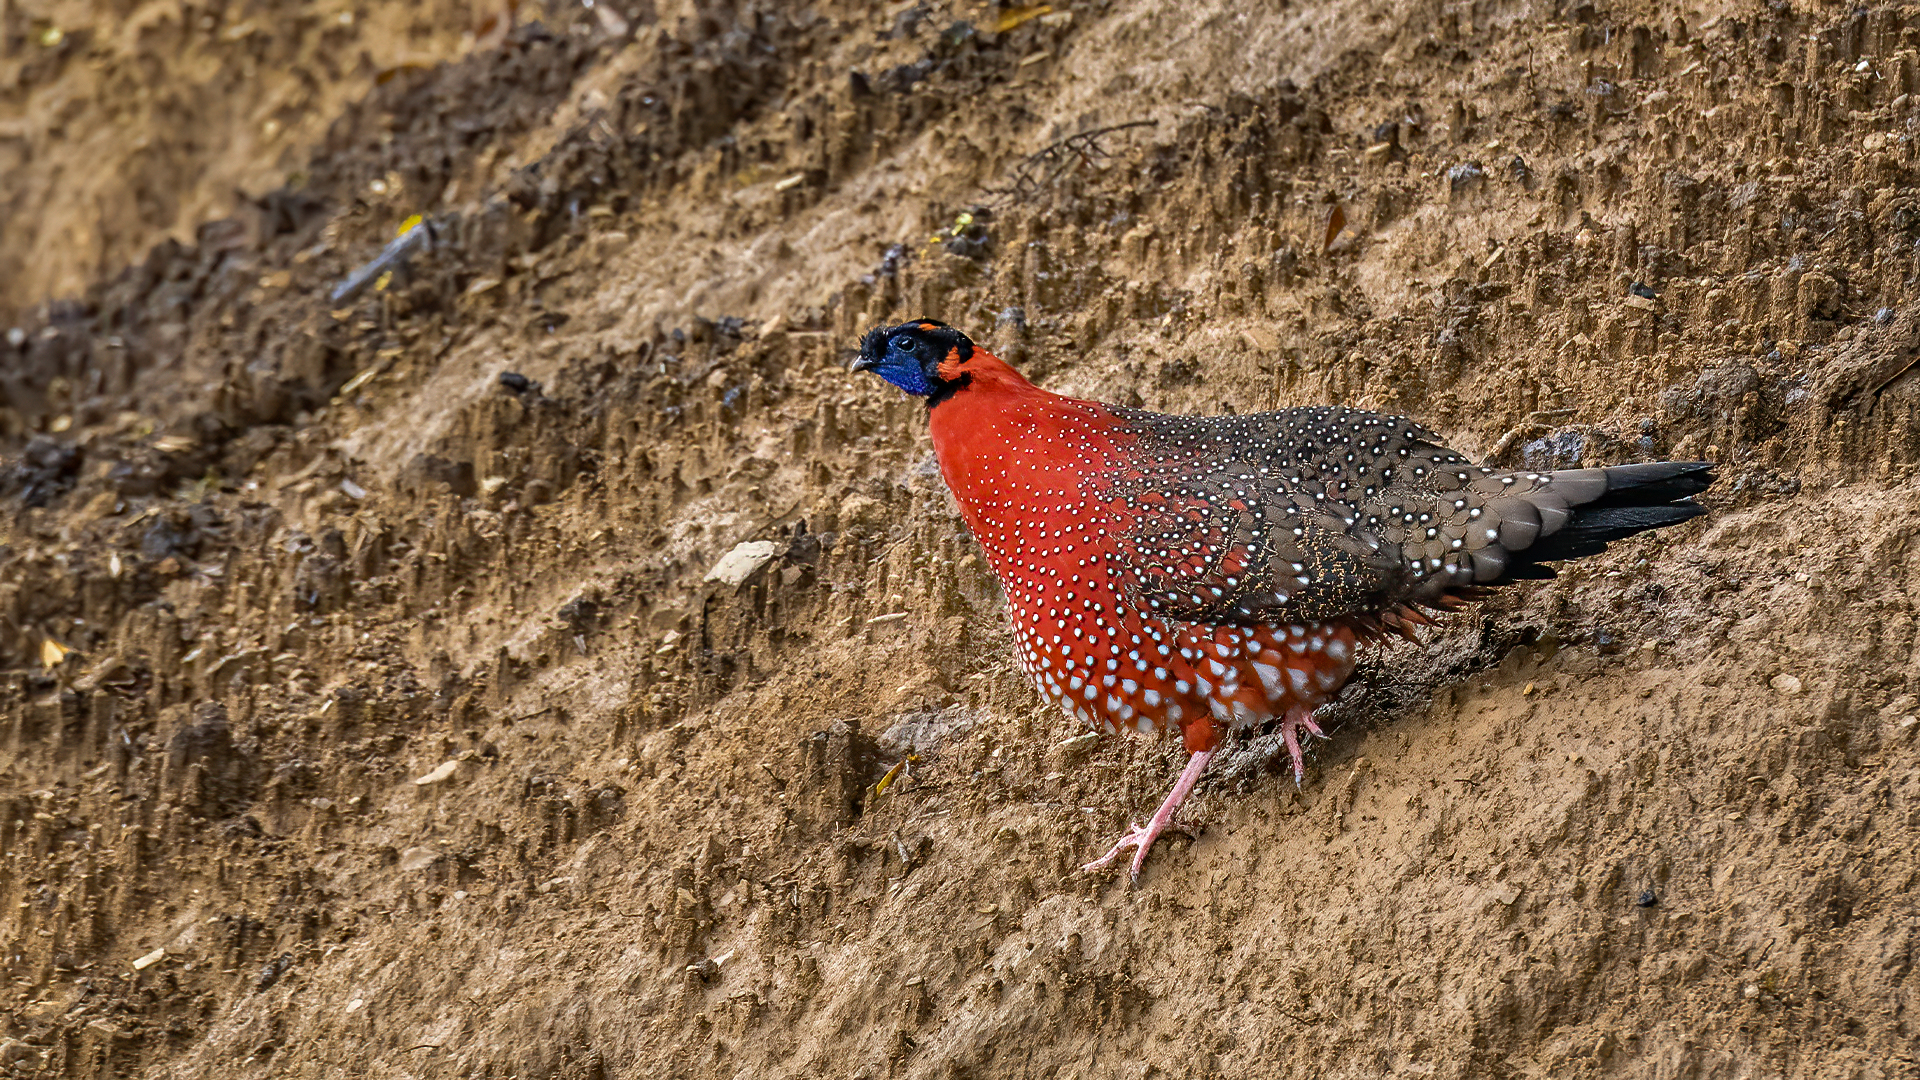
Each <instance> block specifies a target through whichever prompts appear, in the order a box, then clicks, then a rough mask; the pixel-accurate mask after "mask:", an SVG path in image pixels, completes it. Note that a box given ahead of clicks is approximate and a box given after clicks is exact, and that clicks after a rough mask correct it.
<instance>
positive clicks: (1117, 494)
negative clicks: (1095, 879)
mask: <svg viewBox="0 0 1920 1080" xmlns="http://www.w3.org/2000/svg"><path fill="white" fill-rule="evenodd" d="M853 369H854V370H855V371H871V372H874V373H875V374H877V375H879V376H880V377H881V378H883V379H886V380H887V381H888V382H890V383H892V384H894V385H895V386H897V387H899V388H900V389H902V390H905V391H906V392H907V393H909V394H913V395H917V396H920V397H924V398H925V399H926V401H927V406H928V410H929V429H930V431H931V433H932V435H933V450H934V456H935V457H936V458H938V459H939V462H940V471H941V474H942V475H943V476H945V477H946V481H947V487H948V488H949V489H951V490H952V492H953V496H954V499H955V500H956V501H957V502H958V503H959V504H960V512H961V515H962V516H963V517H965V519H966V522H967V526H968V528H970V529H972V530H973V535H974V538H975V539H976V540H978V541H979V543H980V546H981V548H982V549H984V550H985V552H986V555H987V561H988V562H989V563H990V564H991V565H992V567H993V571H994V574H995V575H996V576H997V577H998V578H999V579H1000V584H1001V586H1002V587H1003V588H1004V589H1005V590H1006V594H1007V606H1008V608H1009V609H1010V611H1011V614H1012V616H1013V631H1014V640H1015V642H1016V644H1017V647H1018V649H1019V654H1020V666H1021V668H1022V669H1023V670H1025V671H1026V673H1027V676H1028V677H1029V678H1031V679H1032V680H1033V682H1034V685H1035V686H1037V687H1039V689H1040V692H1041V693H1042V694H1044V695H1046V696H1047V697H1048V698H1050V699H1051V700H1053V701H1056V702H1058V703H1059V704H1060V707H1061V708H1063V709H1065V710H1066V712H1067V713H1068V714H1069V715H1070V716H1073V717H1076V718H1078V719H1079V720H1081V721H1082V722H1083V723H1086V724H1089V725H1092V726H1093V727H1096V728H1099V729H1101V730H1104V731H1139V732H1142V733H1147V732H1155V731H1171V730H1178V731H1179V732H1180V733H1181V735H1182V737H1183V739H1184V741H1185V743H1186V748H1187V751H1188V753H1190V754H1191V755H1192V757H1191V758H1190V759H1189V760H1188V763H1187V767H1186V770H1185V771H1183V772H1182V773H1181V774H1180V779H1179V781H1178V782H1177V783H1175V784H1174V786H1173V791H1172V793H1171V794H1169V795H1168V796H1167V798H1166V801H1164V802H1162V803H1161V804H1160V808H1159V809H1158V810H1157V811H1155V812H1154V815H1153V818H1152V819H1151V820H1150V821H1149V822H1148V823H1147V824H1146V825H1145V826H1144V827H1142V826H1138V825H1136V826H1134V827H1133V829H1131V830H1130V831H1129V832H1128V833H1127V834H1126V835H1124V836H1122V837H1121V838H1120V841H1119V842H1118V843H1116V844H1115V845H1114V846H1113V849H1112V850H1111V851H1109V852H1107V854H1106V855H1105V856H1103V857H1102V858H1100V859H1097V860H1095V861H1093V862H1091V863H1088V864H1087V866H1086V867H1085V868H1086V869H1088V870H1092V869H1096V868H1100V867H1105V866H1109V865H1111V864H1112V863H1113V862H1114V860H1115V859H1117V858H1119V856H1120V855H1121V853H1122V852H1124V851H1125V850H1126V849H1127V848H1129V847H1132V848H1135V849H1136V850H1135V853H1134V856H1133V862H1132V871H1133V875H1134V877H1135V878H1136V879H1137V878H1138V877H1139V874H1140V867H1141V865H1142V864H1143V863H1144V862H1145V861H1146V857H1147V851H1148V849H1149V848H1151V847H1152V846H1153V842H1154V840H1155V838H1156V837H1158V836H1159V835H1160V833H1161V832H1162V831H1164V830H1165V829H1166V828H1167V825H1168V824H1169V823H1170V822H1171V821H1172V820H1173V815H1174V812H1175V811H1176V810H1178V809H1179V807H1180V803H1181V802H1182V801H1183V800H1184V799H1185V798H1186V797H1187V793H1188V792H1190V791H1191V790H1193V785H1194V783H1195V782H1196V781H1198V780H1199V779H1200V775H1201V773H1203V772H1205V771H1206V768H1207V762H1208V761H1210V760H1212V758H1213V755H1214V751H1215V749H1216V748H1217V747H1218V746H1219V744H1220V737H1221V734H1222V733H1223V732H1225V731H1227V730H1230V729H1237V728H1251V727H1255V726H1258V725H1262V724H1265V723H1267V722H1268V721H1271V720H1273V719H1275V718H1278V719H1279V720H1280V730H1281V733H1282V735H1283V736H1284V738H1285V740H1286V744H1287V751H1288V753H1290V754H1291V755H1292V758H1293V775H1294V782H1295V783H1299V782H1300V780H1301V779H1302V778H1303V777H1304V776H1305V773H1306V766H1305V762H1304V760H1303V759H1302V756H1301V753H1300V732H1301V731H1302V730H1305V731H1308V732H1311V733H1312V734H1314V735H1320V734H1322V732H1321V730H1320V728H1319V727H1318V726H1317V725H1316V724H1315V723H1314V720H1313V713H1314V710H1315V709H1317V708H1319V707H1320V706H1322V705H1324V704H1326V703H1327V702H1328V701H1330V700H1332V698H1333V696H1334V695H1335V694H1336V693H1337V692H1338V691H1339V690H1340V687H1341V685H1342V684H1344V683H1345V682H1346V681H1347V678H1348V676H1350V675H1351V674H1352V673H1353V666H1354V658H1355V652H1356V650H1357V649H1358V648H1359V647H1361V646H1362V645H1364V644H1366V643H1368V642H1371V641H1375V640H1377V639H1379V638H1381V637H1383V636H1384V635H1386V634H1387V633H1391V632H1397V633H1401V634H1404V635H1406V636H1409V637H1411V636H1412V626H1413V625H1414V624H1418V623H1424V622H1427V621H1428V620H1427V618H1426V616H1425V615H1424V614H1423V612H1424V611H1431V610H1450V609H1452V608H1455V607H1458V606H1459V605H1460V604H1462V603H1463V602H1464V601H1466V600H1471V599H1475V598H1478V597H1479V596H1481V595H1482V594H1483V593H1484V592H1485V590H1486V588H1487V587H1488V586H1492V585H1500V584H1505V583H1507V582H1510V581H1513V580H1515V579H1518V578H1548V577H1552V576H1553V571H1552V570H1551V569H1549V568H1547V567H1545V566H1542V565H1540V564H1541V563H1542V562H1543V561H1546V560H1553V559H1571V558H1576V557H1578V556H1582V555H1591V554H1594V553H1597V552H1599V551H1602V550H1604V549H1605V548H1606V545H1607V543H1608V542H1609V541H1611V540H1617V539H1619V538H1621V537H1624V536H1630V535H1632V534H1634V533H1637V532H1641V531H1644V530H1646V529H1654V528H1660V527H1662V526H1666V525H1673V524H1676V523H1679V522H1682V521H1686V520H1687V519H1689V518H1692V517H1696V516H1698V515H1700V514H1702V513H1705V510H1704V508H1702V507H1701V506H1699V505H1698V504H1696V503H1694V502H1692V501H1691V500H1690V499H1688V498H1687V496H1689V495H1693V494H1697V493H1698V492H1701V491H1704V490H1706V488H1707V486H1708V485H1709V484H1711V483H1712V482H1713V475H1712V472H1711V466H1710V465H1709V464H1707V463H1705V462H1660V463H1655V464H1646V465H1619V466H1614V467H1612V468H1599V469H1571V470H1562V471H1558V472H1526V471H1520V472H1510V471H1505V470H1500V469H1490V468H1485V467H1482V466H1478V465H1473V464H1470V463H1469V462H1468V461H1467V459H1466V458H1464V457H1461V456H1460V455H1459V454H1456V453H1454V452H1453V451H1451V450H1448V449H1446V448H1445V447H1444V446H1441V445H1440V443H1439V439H1438V437H1437V436H1435V435H1434V434H1433V433H1432V432H1430V431H1427V430H1426V429H1425V428H1422V427H1420V426H1418V425H1417V424H1414V423H1413V422H1412V421H1410V420H1408V419H1406V418H1405V417H1400V416H1382V415H1379V414H1376V413H1370V412H1361V411H1359V410H1356V409H1347V408H1342V407H1339V406H1318V407H1313V408H1301V409H1283V410H1280V411H1278V412H1270V413H1259V414H1255V415H1250V416H1206V417H1202V416H1169V415H1166V414H1162V413H1151V412H1144V411H1142V410H1139V409H1128V408H1122V407H1120V406H1117V405H1103V404H1100V403H1099V402H1094V401H1080V400H1076V399H1074V398H1069V397H1062V396H1060V395H1058V394H1052V393H1048V392H1047V391H1045V390H1042V389H1040V388H1039V387H1037V386H1035V385H1033V384H1032V383H1030V382H1028V381H1027V380H1026V379H1025V378H1022V377H1021V375H1020V374H1019V373H1018V372H1016V371H1014V370H1013V369H1012V368H1011V367H1008V366H1007V365H1006V363H1005V362H1003V361H1002V360H1000V359H999V358H998V357H996V356H994V355H993V354H991V353H989V352H987V351H986V350H985V349H983V348H981V347H980V346H978V345H976V344H974V343H973V342H972V341H971V340H969V339H968V338H967V336H966V335H965V334H963V333H961V332H960V331H958V330H955V329H953V328H952V327H949V326H947V325H945V324H943V323H938V322H934V321H933V320H931V319H918V320H915V321H913V322H908V323H902V324H900V325H899V326H895V327H893V328H891V329H887V328H877V329H875V330H873V331H871V332H870V333H868V334H867V335H866V337H865V338H864V339H863V340H862V341H861V347H860V357H859V359H858V360H856V361H854V364H853Z"/></svg>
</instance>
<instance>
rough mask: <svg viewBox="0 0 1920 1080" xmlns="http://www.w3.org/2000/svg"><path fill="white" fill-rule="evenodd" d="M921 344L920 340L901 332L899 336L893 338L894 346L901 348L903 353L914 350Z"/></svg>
mask: <svg viewBox="0 0 1920 1080" xmlns="http://www.w3.org/2000/svg"><path fill="white" fill-rule="evenodd" d="M919 345H920V343H919V342H917V341H915V340H914V339H912V338H910V337H908V336H907V335H905V334H901V335H900V336H899V337H897V338H894V339H893V347H894V348H896V349H898V350H900V351H901V352H903V353H910V352H912V351H914V349H916V348H918V347H919Z"/></svg>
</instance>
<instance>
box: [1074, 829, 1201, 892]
mask: <svg viewBox="0 0 1920 1080" xmlns="http://www.w3.org/2000/svg"><path fill="white" fill-rule="evenodd" d="M1170 832H1174V833H1179V834H1180V835H1181V836H1184V837H1186V838H1187V839H1189V840H1192V839H1193V838H1194V836H1193V832H1192V831H1191V830H1189V829H1187V828H1186V827H1184V826H1181V825H1162V826H1160V827H1159V828H1154V827H1153V826H1152V825H1150V824H1149V825H1142V824H1140V823H1139V822H1137V821H1136V822H1133V823H1132V824H1130V825H1128V826H1127V831H1126V834H1125V835H1123V836H1122V837H1120V839H1119V840H1117V841H1115V842H1114V845H1113V847H1112V848H1111V849H1109V850H1108V851H1107V853H1106V854H1105V855H1102V856H1100V857H1099V858H1097V859H1095V860H1093V861H1092V862H1090V863H1086V864H1084V865H1082V866H1081V867H1080V870H1081V872H1082V873H1092V872H1093V871H1095V870H1105V869H1107V868H1108V867H1110V866H1112V865H1113V863H1114V860H1115V859H1118V858H1119V857H1120V853H1121V852H1123V851H1125V850H1127V849H1128V848H1130V847H1131V848H1138V849H1139V850H1137V851H1135V852H1134V855H1133V862H1132V864H1131V865H1130V866H1129V867H1128V868H1127V878H1128V881H1129V883H1130V884H1133V885H1138V884H1140V868H1141V867H1143V866H1145V865H1146V863H1147V852H1148V850H1150V849H1151V848H1152V847H1153V843H1154V841H1156V840H1158V839H1160V837H1162V836H1165V835H1166V834H1167V833H1170Z"/></svg>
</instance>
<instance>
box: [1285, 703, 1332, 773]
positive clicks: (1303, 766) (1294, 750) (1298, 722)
mask: <svg viewBox="0 0 1920 1080" xmlns="http://www.w3.org/2000/svg"><path fill="white" fill-rule="evenodd" d="M1301 728H1306V729H1307V730H1308V731H1311V732H1313V733H1314V734H1315V735H1318V736H1320V737H1321V738H1323V739H1324V738H1326V737H1327V733H1326V732H1324V731H1321V730H1320V725H1319V724H1316V723H1314V722H1313V710H1312V709H1291V710H1288V712H1287V718H1286V719H1285V720H1282V721H1280V737H1281V738H1283V739H1285V740H1286V741H1287V753H1289V754H1292V755H1293V786H1294V787H1299V786H1300V781H1302V780H1305V779H1306V778H1307V759H1306V756H1305V755H1304V754H1302V753H1301V752H1300V729H1301Z"/></svg>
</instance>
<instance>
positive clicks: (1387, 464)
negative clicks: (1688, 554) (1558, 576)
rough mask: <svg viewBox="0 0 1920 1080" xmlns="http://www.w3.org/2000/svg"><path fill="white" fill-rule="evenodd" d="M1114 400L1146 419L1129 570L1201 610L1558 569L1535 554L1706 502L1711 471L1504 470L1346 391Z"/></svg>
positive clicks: (1338, 607)
mask: <svg viewBox="0 0 1920 1080" xmlns="http://www.w3.org/2000/svg"><path fill="white" fill-rule="evenodd" d="M1115 411H1116V413H1117V414H1119V415H1120V416H1121V417H1122V419H1123V420H1124V421H1125V422H1126V423H1127V424H1128V426H1129V427H1130V428H1131V429H1132V431H1133V432H1134V433H1135V434H1136V436H1137V442H1136V443H1135V444H1134V449H1133V454H1132V458H1131V466H1132V467H1131V468H1129V469H1128V470H1126V472H1125V473H1124V474H1123V475H1122V477H1121V478H1120V480H1119V481H1118V483H1117V484H1116V486H1115V488H1114V491H1113V492H1112V503H1111V505H1112V506H1113V508H1114V511H1115V514H1116V516H1117V517H1118V518H1119V519H1120V520H1121V521H1122V522H1124V525H1123V527H1122V528H1121V529H1120V530H1119V531H1118V533H1117V534H1116V535H1115V536H1114V538H1113V553H1112V557H1113V560H1114V562H1115V565H1116V568H1117V569H1118V570H1119V572H1120V578H1121V586H1122V588H1123V590H1124V591H1125V592H1126V593H1127V595H1128V597H1129V599H1130V600H1131V601H1132V602H1133V603H1134V604H1136V605H1137V606H1139V607H1141V608H1142V609H1144V610H1146V611H1149V612H1151V613H1153V614H1157V615H1161V616H1163V617H1167V618H1173V619H1180V620H1186V621H1193V622H1209V623H1236V624H1274V623H1299V622H1320V621H1326V620H1330V619H1337V618H1361V619H1372V618H1375V617H1377V616H1380V615H1382V614H1387V613H1391V612H1395V611H1398V610H1402V609H1405V608H1406V607H1408V606H1409V605H1444V604H1446V603H1448V602H1449V596H1450V593H1453V592H1455V591H1457V590H1460V589H1463V588H1469V587H1472V586H1476V585H1492V584H1498V583H1501V582H1505V581H1510V580H1513V579H1514V578H1522V577H1551V576H1553V572H1552V571H1551V570H1549V569H1547V568H1546V567H1543V566H1540V565H1539V562H1540V561H1541V560H1543V559H1561V558H1572V557H1575V556H1577V555H1584V554H1590V553H1592V552H1594V551H1598V550H1601V549H1603V548H1604V547H1605V545H1606V542H1607V541H1609V540H1612V539H1618V538H1619V537H1621V536H1625V535H1630V534H1631V533H1633V532H1638V531H1641V530H1642V529H1646V528H1654V527H1658V526H1660V525H1665V524H1672V523H1673V522H1675V521H1681V520H1685V519H1686V518H1689V517H1692V516H1694V515H1695V514H1698V513H1700V512H1701V509H1700V507H1698V506H1696V505H1694V504H1693V503H1691V502H1688V501H1686V500H1685V498H1684V497H1685V496H1686V495H1689V494H1692V493H1694V492H1698V491H1700V490H1703V489H1704V488H1705V487H1706V485H1707V484H1708V483H1710V482H1711V474H1710V472H1708V470H1707V467H1706V466H1705V465H1704V464H1701V463H1673V462H1663V463H1659V464H1652V465H1628V466H1616V467H1613V468H1608V469H1575V470H1568V471H1562V472H1554V473H1532V472H1503V471H1496V470H1492V469H1487V468H1484V467H1481V466H1478V465H1474V464H1472V463H1470V462H1468V461H1467V460H1466V459H1465V458H1464V457H1462V456H1461V455H1459V454H1457V453H1455V452H1454V451H1452V450H1449V449H1447V448H1446V447H1444V446H1442V445H1440V443H1439V440H1438V437H1437V436H1435V435H1434V434H1433V433H1432V432H1430V431H1427V430H1426V429H1425V428H1422V427H1420V426H1419V425H1417V424H1414V423H1413V422H1412V421H1410V420H1407V419H1406V418H1404V417H1396V416H1382V415H1379V414H1376V413H1369V412H1362V411H1359V410H1354V409H1346V408H1340V407H1317V408H1304V409H1288V410H1283V411H1280V412H1272V413H1260V414H1255V415H1251V416H1222V417H1183V416H1167V415H1162V414H1157V413H1146V412H1139V411H1134V410H1115Z"/></svg>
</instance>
